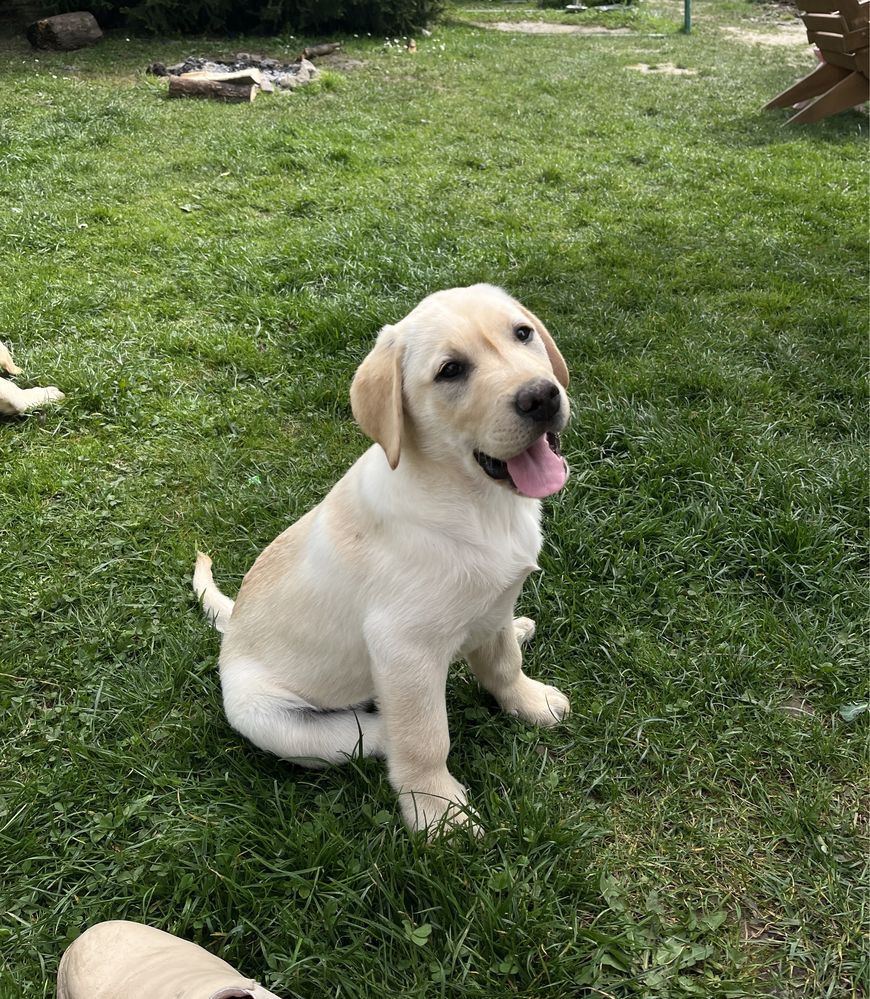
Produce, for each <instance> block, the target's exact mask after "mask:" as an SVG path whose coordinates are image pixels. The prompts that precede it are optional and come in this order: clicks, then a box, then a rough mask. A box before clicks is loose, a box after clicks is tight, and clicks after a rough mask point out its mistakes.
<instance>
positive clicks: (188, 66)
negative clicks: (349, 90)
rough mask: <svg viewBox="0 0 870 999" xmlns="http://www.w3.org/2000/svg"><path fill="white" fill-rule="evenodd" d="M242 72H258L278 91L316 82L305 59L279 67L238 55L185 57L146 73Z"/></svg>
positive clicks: (315, 72) (263, 58) (274, 62)
mask: <svg viewBox="0 0 870 999" xmlns="http://www.w3.org/2000/svg"><path fill="white" fill-rule="evenodd" d="M243 69H258V70H259V71H260V73H261V74H262V75H263V79H265V80H269V81H270V82H271V83H272V84H273V85H274V86H275V87H278V88H280V89H281V90H295V89H296V88H297V87H302V86H304V85H305V84H306V83H311V81H312V80H315V79H317V76H318V74H319V72H320V71H319V70H318V68H317V67H316V66H315V65H314V63H312V62H309V60H308V59H304V58H301V59H298V60H297V61H296V62H289V63H282V62H279V61H278V60H277V59H269V58H268V57H266V56H258V55H249V54H248V53H247V52H237V53H236V56H235V58H234V59H232V60H229V61H228V60H222V61H219V60H216V59H205V58H201V57H200V56H188V57H187V58H186V59H185V60H184V62H178V63H175V65H173V66H166V65H165V64H164V63H162V62H153V63H151V65H150V66H149V67H148V68H147V69H146V70H145V72H146V73H149V74H151V75H152V76H181V75H182V74H183V73H194V72H206V73H237V72H238V71H239V70H243Z"/></svg>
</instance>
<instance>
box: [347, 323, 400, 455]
mask: <svg viewBox="0 0 870 999" xmlns="http://www.w3.org/2000/svg"><path fill="white" fill-rule="evenodd" d="M350 405H351V409H352V410H353V415H354V419H355V420H356V422H357V423H358V424H359V425H360V427H361V428H362V430H363V432H364V433H365V434H366V435H367V436H369V437H371V439H372V440H373V441H374V442H375V443H376V444H380V445H381V447H382V448H383V449H384V453H385V454H386V456H387V461H389V463H390V468H395V467H396V465H398V464H399V452H400V451H401V449H402V348H401V346H400V345H399V342H398V338H397V336H396V334H395V332H394V327H392V326H385V327H384V328H383V329H382V330H381V332H380V334H379V335H378V339H377V342H376V343H375V345H374V347H373V348H372V350H371V353H370V354H369V355H368V357H366V359H365V360H364V361H363V362H362V364H361V365H360V366H359V367H358V368H357V372H356V374H355V375H354V377H353V382H352V383H351V386H350Z"/></svg>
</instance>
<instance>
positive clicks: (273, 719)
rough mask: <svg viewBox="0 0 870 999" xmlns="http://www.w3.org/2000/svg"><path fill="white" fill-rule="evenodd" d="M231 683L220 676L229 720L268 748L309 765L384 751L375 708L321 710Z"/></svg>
mask: <svg viewBox="0 0 870 999" xmlns="http://www.w3.org/2000/svg"><path fill="white" fill-rule="evenodd" d="M233 686H234V685H233V684H231V683H227V682H226V680H224V708H225V710H226V714H227V719H228V721H229V723H230V725H232V727H233V728H234V729H235V730H236V731H237V732H240V733H241V734H242V735H244V736H245V737H246V738H248V739H250V741H251V742H253V743H254V745H255V746H258V747H259V748H260V749H265V750H266V752H268V753H274V754H275V756H280V757H281V758H282V759H285V760H289V761H290V762H291V763H297V764H299V765H300V766H304V767H311V768H313V769H321V768H323V767H325V766H328V765H329V764H333V763H346V762H347V761H348V760H349V759H350V758H352V757H354V756H383V755H384V734H383V724H382V721H381V717H380V715H379V714H378V713H377V712H373V711H367V710H365V708H363V707H352V708H345V709H340V710H322V709H318V708H315V707H311V706H310V705H308V704H306V703H305V702H304V701H302V700H299V699H295V698H292V697H281V696H276V695H275V694H274V693H271V692H266V691H262V690H257V689H256V688H252V687H250V686H248V687H247V689H244V690H241V689H237V690H234V689H233Z"/></svg>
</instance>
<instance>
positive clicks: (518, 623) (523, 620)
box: [514, 617, 535, 645]
mask: <svg viewBox="0 0 870 999" xmlns="http://www.w3.org/2000/svg"><path fill="white" fill-rule="evenodd" d="M514 634H515V635H516V636H517V641H518V642H519V643H520V645H522V644H523V643H524V642H528V641H529V639H531V638H532V637H533V636H534V634H535V622H534V621H533V620H532V619H531V618H530V617H515V618H514Z"/></svg>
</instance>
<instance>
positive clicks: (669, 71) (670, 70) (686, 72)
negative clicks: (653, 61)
mask: <svg viewBox="0 0 870 999" xmlns="http://www.w3.org/2000/svg"><path fill="white" fill-rule="evenodd" d="M626 69H633V70H636V71H637V72H638V73H643V74H644V75H646V74H653V73H659V74H661V75H662V76H697V75H698V71H697V70H696V69H684V68H683V67H682V66H674V64H673V63H670V62H663V63H659V64H658V65H656V66H648V65H647V64H646V63H645V62H639V63H638V64H637V65H636V66H626Z"/></svg>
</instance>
